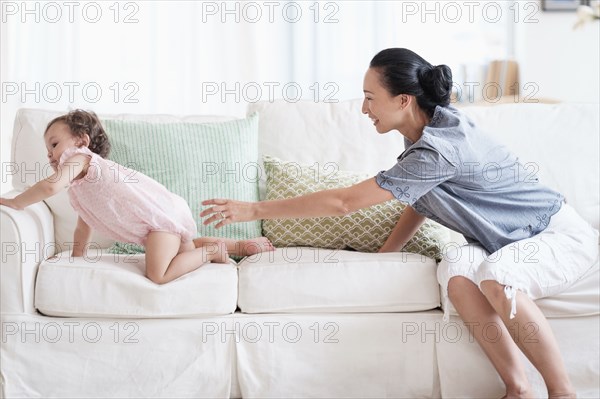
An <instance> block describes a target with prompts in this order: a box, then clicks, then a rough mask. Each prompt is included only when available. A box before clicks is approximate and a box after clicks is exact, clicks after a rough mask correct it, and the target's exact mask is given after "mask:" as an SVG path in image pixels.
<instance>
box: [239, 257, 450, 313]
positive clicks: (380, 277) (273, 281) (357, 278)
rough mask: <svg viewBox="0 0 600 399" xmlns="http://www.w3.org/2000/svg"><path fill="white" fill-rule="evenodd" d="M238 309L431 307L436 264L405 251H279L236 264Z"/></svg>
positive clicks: (434, 299)
mask: <svg viewBox="0 0 600 399" xmlns="http://www.w3.org/2000/svg"><path fill="white" fill-rule="evenodd" d="M238 306H239V307H240V309H241V311H242V312H245V313H274V312H284V313H285V312H290V313H294V312H317V313H325V312H338V313H347V312H373V313H377V312H411V311H421V310H429V309H434V308H436V307H439V306H440V293H439V285H438V283H437V278H436V263H435V261H434V260H433V259H431V258H427V257H425V256H422V255H417V254H411V253H407V252H397V253H382V254H369V253H361V252H353V251H343V250H331V249H316V248H306V247H289V248H279V249H277V250H275V251H274V252H263V253H260V254H257V255H253V256H250V257H248V258H245V259H244V260H243V261H242V262H240V264H239V299H238Z"/></svg>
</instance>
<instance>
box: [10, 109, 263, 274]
mask: <svg viewBox="0 0 600 399" xmlns="http://www.w3.org/2000/svg"><path fill="white" fill-rule="evenodd" d="M44 141H45V143H46V148H47V149H48V159H49V161H50V164H51V166H52V168H53V169H54V172H55V173H54V174H53V175H52V176H50V177H48V178H46V179H44V180H41V181H40V182H38V183H36V184H35V185H33V186H32V187H31V188H29V189H28V190H26V191H25V192H23V193H21V194H20V195H18V196H16V197H15V198H12V199H9V198H0V205H5V206H8V207H11V208H14V209H19V210H21V209H23V208H25V207H26V206H28V205H31V204H34V203H36V202H40V201H43V200H44V199H46V198H48V197H50V196H53V195H55V194H57V193H58V192H60V191H61V190H63V189H64V188H66V187H68V188H69V191H68V193H69V198H70V201H71V205H72V206H73V208H74V209H75V211H76V212H77V213H78V215H79V216H78V218H77V226H76V228H75V234H74V240H73V241H74V244H73V253H72V254H73V256H83V255H84V249H85V248H86V245H87V244H88V243H89V241H90V236H91V230H92V229H94V230H98V231H99V232H100V233H102V234H103V235H105V236H107V237H109V238H111V239H114V240H117V241H124V242H132V243H136V244H140V245H143V246H144V247H145V252H146V276H147V277H148V278H149V279H150V280H152V281H153V282H155V283H157V284H163V283H167V282H169V281H172V280H174V279H176V278H178V277H180V276H182V275H184V274H186V273H189V272H191V271H193V270H196V269H197V268H199V267H200V266H201V265H203V264H204V263H207V262H215V263H227V262H228V260H229V254H230V253H231V254H232V255H237V256H246V255H252V254H255V253H258V252H261V251H272V250H273V249H274V248H273V246H272V244H271V242H270V241H269V240H268V239H267V238H266V237H258V238H255V239H251V240H242V241H235V240H230V239H225V238H213V237H201V238H196V239H193V237H194V236H195V235H196V234H197V229H196V223H195V221H194V218H193V217H192V212H191V210H190V208H189V206H188V204H187V202H186V201H185V200H184V199H183V198H181V197H179V196H178V195H176V194H173V193H171V192H170V191H169V190H167V188H165V187H164V186H163V185H162V184H160V183H159V182H157V181H155V180H153V179H152V178H150V177H148V176H146V175H144V174H142V173H140V172H135V174H132V172H133V171H132V170H131V169H128V168H125V167H124V166H122V165H119V164H117V163H115V162H112V161H110V160H107V159H105V157H106V156H107V155H108V153H109V151H110V142H109V141H108V136H107V135H106V132H105V131H104V128H103V127H102V124H101V123H100V120H99V119H98V117H97V116H96V114H94V113H93V112H86V111H82V110H74V111H71V112H69V113H68V114H66V115H63V116H59V117H58V118H55V119H54V120H52V121H51V122H50V123H49V124H48V126H47V128H46V132H45V133H44ZM131 176H134V177H135V182H132V181H130V180H131ZM128 178H129V180H128ZM221 216H223V215H221ZM223 217H224V216H223Z"/></svg>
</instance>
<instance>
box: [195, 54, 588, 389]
mask: <svg viewBox="0 0 600 399" xmlns="http://www.w3.org/2000/svg"><path fill="white" fill-rule="evenodd" d="M451 88H452V73H451V71H450V68H448V67H447V66H445V65H439V66H435V67H434V66H432V65H431V64H430V63H428V62H427V61H425V60H424V59H423V58H421V57H420V56H418V55H417V54H415V53H414V52H412V51H410V50H407V49H401V48H393V49H387V50H383V51H381V52H380V53H378V54H377V55H376V56H375V57H374V58H373V60H372V61H371V64H370V67H369V69H368V70H367V72H366V74H365V78H364V93H365V100H364V102H363V107H362V112H363V113H365V114H367V115H368V116H369V117H370V118H371V120H372V121H373V124H374V125H375V128H376V130H377V132H379V133H387V132H389V131H392V130H398V131H399V132H400V133H401V134H402V135H403V136H404V138H405V151H404V152H403V153H402V154H401V155H400V157H398V160H397V163H396V165H394V166H393V167H392V168H391V169H390V170H388V171H383V172H380V173H379V174H378V175H377V176H376V177H374V178H371V179H369V180H366V181H364V182H362V183H359V184H356V185H354V186H352V187H348V188H342V189H334V190H327V191H321V192H317V193H313V194H310V195H306V196H302V197H297V198H292V199H286V200H276V201H263V202H258V203H245V202H239V201H232V200H224V199H213V200H209V201H205V202H203V204H204V205H211V207H210V208H208V209H206V210H204V211H203V212H202V214H201V216H208V218H207V219H206V220H205V222H204V223H205V224H209V223H214V222H216V223H217V224H216V227H217V228H218V227H222V226H224V225H227V224H230V223H234V222H242V221H249V220H255V219H281V218H311V217H319V216H331V215H346V214H348V213H350V212H354V211H356V210H358V209H361V208H365V207H369V206H371V205H374V204H378V203H381V202H385V201H388V200H390V199H392V198H396V199H398V200H400V201H402V202H405V203H406V204H407V205H408V206H407V207H406V211H405V212H404V213H403V214H402V216H401V217H400V219H399V220H398V223H397V225H396V227H395V228H394V230H393V232H392V234H391V235H390V237H389V238H388V239H387V241H386V242H385V244H384V245H383V247H382V248H381V249H380V252H394V251H400V250H401V249H402V247H403V246H404V245H405V244H406V243H407V242H408V240H409V239H410V238H411V237H412V236H413V235H414V234H415V232H416V231H417V229H418V228H419V226H420V225H421V224H422V223H423V222H424V220H425V218H426V217H428V218H431V219H433V220H435V221H437V222H439V223H441V224H443V225H445V226H447V227H449V228H451V229H453V230H455V231H458V232H460V233H462V234H463V235H464V236H465V238H466V239H467V241H468V242H469V244H467V245H464V246H462V247H460V249H458V250H453V251H448V252H447V253H446V254H444V260H443V261H442V262H441V263H440V266H439V268H438V280H439V282H440V284H441V286H442V289H443V292H444V308H445V312H446V315H445V318H447V312H448V307H449V303H448V299H449V300H450V301H451V302H452V304H453V305H454V307H455V308H456V310H457V311H458V313H459V315H460V316H461V318H462V319H463V321H465V322H468V323H470V324H469V325H470V326H472V327H473V328H472V331H471V332H472V334H473V335H474V337H475V338H476V339H477V341H478V342H479V344H480V345H481V347H482V348H483V350H484V351H485V353H486V354H487V356H488V357H489V359H490V361H491V362H492V364H493V365H494V367H495V368H496V370H497V371H498V373H499V375H500V377H501V378H502V380H503V381H504V383H505V384H506V395H507V397H529V396H532V395H533V393H532V391H531V386H530V384H529V381H528V380H527V377H526V375H525V371H524V366H523V365H522V364H521V362H520V360H519V358H520V354H519V349H520V350H521V351H523V353H524V354H525V355H526V356H527V357H528V358H529V360H530V361H531V362H532V364H533V365H534V366H535V367H536V368H537V369H538V370H539V371H540V373H541V375H542V376H543V378H544V380H545V382H546V386H547V389H548V394H549V396H550V397H574V396H575V392H574V390H573V387H572V385H571V382H570V380H569V377H568V375H567V372H566V369H565V366H564V364H563V361H562V358H561V354H560V351H559V348H558V345H557V343H556V340H555V338H554V336H553V334H552V330H551V329H550V326H549V325H548V322H547V321H546V319H545V318H544V316H543V314H542V312H541V311H540V310H539V308H538V307H537V306H536V305H535V303H534V302H533V300H534V299H538V298H541V297H544V296H550V295H554V294H556V293H558V292H559V291H561V290H563V289H564V288H566V287H568V286H569V285H570V284H572V283H573V282H574V281H576V280H577V279H578V278H579V277H580V276H581V275H583V274H584V273H585V271H586V270H588V269H589V268H590V267H591V266H592V265H593V263H594V262H595V260H596V258H597V256H598V254H597V252H598V248H597V232H596V231H595V230H594V229H592V228H591V227H590V226H589V224H587V223H586V222H585V221H584V220H583V219H581V218H580V217H579V216H578V215H577V214H576V213H575V211H574V210H573V209H572V208H571V207H570V206H569V205H567V204H566V202H565V201H564V197H563V196H562V195H561V194H560V193H557V192H555V191H553V190H550V189H549V188H547V187H544V186H542V185H541V184H539V182H538V180H537V178H535V177H532V176H531V173H530V171H528V170H526V169H525V168H523V166H522V165H520V164H519V163H518V159H517V158H516V157H515V156H514V155H513V154H511V153H510V152H509V151H508V150H507V149H506V148H505V147H503V146H501V145H498V144H496V143H494V142H493V141H492V140H491V139H490V138H489V137H487V136H485V135H484V134H482V133H481V132H480V131H479V130H478V129H477V127H475V126H474V125H473V123H472V122H471V121H469V119H468V118H467V117H466V116H464V115H463V114H462V113H461V112H460V111H458V110H456V109H455V108H453V107H451V106H449V104H450V94H451ZM555 249H558V250H555ZM488 323H496V325H497V326H498V327H499V328H500V329H501V333H502V334H501V338H500V339H499V340H498V341H495V342H490V341H489V340H486V339H485V337H484V335H483V333H482V330H483V326H485V325H488ZM532 329H533V331H534V333H535V335H534V337H535V339H532ZM509 332H511V333H514V336H513V337H511V335H510V334H509Z"/></svg>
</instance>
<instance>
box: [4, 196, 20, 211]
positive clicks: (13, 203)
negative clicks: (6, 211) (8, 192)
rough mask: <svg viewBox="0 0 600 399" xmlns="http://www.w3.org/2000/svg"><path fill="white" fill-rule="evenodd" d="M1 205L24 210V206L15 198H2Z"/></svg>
mask: <svg viewBox="0 0 600 399" xmlns="http://www.w3.org/2000/svg"><path fill="white" fill-rule="evenodd" d="M0 205H4V206H7V207H9V208H12V209H16V210H18V211H22V210H23V207H22V206H20V205H19V204H18V203H17V201H15V200H14V198H0Z"/></svg>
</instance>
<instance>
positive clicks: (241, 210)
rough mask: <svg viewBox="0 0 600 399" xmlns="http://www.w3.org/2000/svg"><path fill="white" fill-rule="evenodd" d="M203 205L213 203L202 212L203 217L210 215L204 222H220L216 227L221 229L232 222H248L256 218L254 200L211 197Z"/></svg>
mask: <svg viewBox="0 0 600 399" xmlns="http://www.w3.org/2000/svg"><path fill="white" fill-rule="evenodd" d="M202 205H213V206H211V207H210V208H207V209H205V210H203V211H202V212H201V213H200V216H201V217H205V216H208V219H206V220H204V222H202V223H203V224H205V225H207V224H211V223H215V222H218V223H217V224H216V225H215V228H217V229H220V228H221V227H223V226H226V225H228V224H231V223H237V222H248V221H250V220H255V219H256V216H255V215H256V212H255V206H254V205H255V204H254V203H253V202H242V201H234V200H229V199H210V200H206V201H202Z"/></svg>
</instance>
